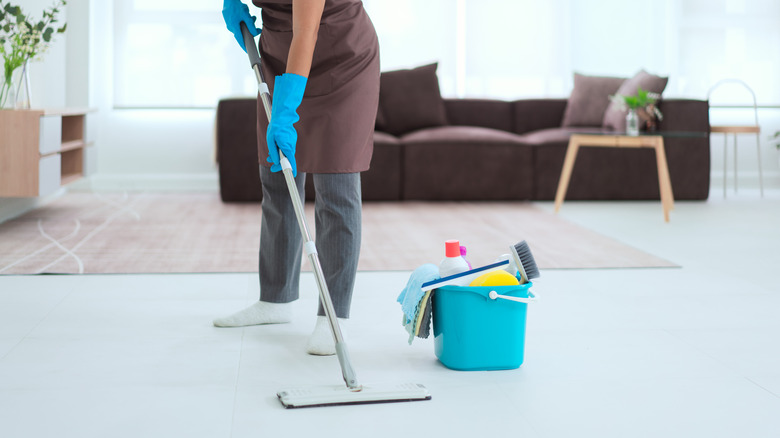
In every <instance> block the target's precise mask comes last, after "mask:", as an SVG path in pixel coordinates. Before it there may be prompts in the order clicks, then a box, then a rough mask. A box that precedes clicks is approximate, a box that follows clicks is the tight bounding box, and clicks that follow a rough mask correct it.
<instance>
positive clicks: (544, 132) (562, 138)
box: [521, 127, 602, 145]
mask: <svg viewBox="0 0 780 438" xmlns="http://www.w3.org/2000/svg"><path fill="white" fill-rule="evenodd" d="M599 132H602V129H601V128H592V127H581V128H576V127H575V128H550V129H541V130H539V131H533V132H529V133H528V134H523V135H522V136H521V137H522V138H523V141H525V142H527V143H530V144H533V145H540V144H545V143H566V144H568V143H569V137H571V135H572V134H591V133H594V134H597V133H599Z"/></svg>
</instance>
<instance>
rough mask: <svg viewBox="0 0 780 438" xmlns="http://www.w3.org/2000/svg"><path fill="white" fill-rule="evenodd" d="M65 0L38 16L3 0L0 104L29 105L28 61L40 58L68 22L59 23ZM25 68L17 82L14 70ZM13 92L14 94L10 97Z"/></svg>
mask: <svg viewBox="0 0 780 438" xmlns="http://www.w3.org/2000/svg"><path fill="white" fill-rule="evenodd" d="M66 4H67V2H66V0H59V1H57V2H56V3H55V4H54V5H53V6H51V7H49V8H47V9H44V11H43V17H42V18H41V19H40V20H35V19H33V18H32V17H31V16H28V15H25V14H24V12H23V11H22V8H21V7H19V6H17V5H13V4H11V3H6V2H3V1H0V54H1V55H2V56H3V82H2V84H0V108H5V107H6V106H9V105H10V106H16V107H20V108H29V107H30V89H29V86H30V85H29V83H30V81H29V68H28V67H29V63H30V61H32V60H36V59H40V56H41V55H42V54H43V53H45V52H46V50H47V49H48V48H49V44H50V43H51V41H52V37H53V36H54V34H55V33H63V32H65V29H66V27H67V24H63V25H62V27H56V26H55V23H57V15H58V14H59V13H60V11H61V9H60V8H62V7H63V6H65V5H66ZM20 67H21V68H22V72H21V75H20V76H19V80H18V83H14V80H13V77H14V72H15V71H16V70H17V69H18V68H20ZM11 96H15V97H14V98H11Z"/></svg>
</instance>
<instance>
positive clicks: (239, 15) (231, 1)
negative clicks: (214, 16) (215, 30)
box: [222, 0, 261, 52]
mask: <svg viewBox="0 0 780 438" xmlns="http://www.w3.org/2000/svg"><path fill="white" fill-rule="evenodd" d="M222 18H224V19H225V25H226V26H227V28H228V30H229V31H231V32H233V36H234V37H236V41H238V45H239V46H241V48H242V49H244V52H246V46H245V45H244V36H243V35H242V34H241V23H242V22H243V23H246V27H247V29H249V33H251V34H252V36H258V35H260V32H261V30H260V29H258V28H257V26H255V20H257V17H255V16H254V15H249V7H248V6H247V5H245V4H244V3H243V2H241V0H225V1H224V2H223V3H222Z"/></svg>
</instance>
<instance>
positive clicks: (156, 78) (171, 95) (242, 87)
mask: <svg viewBox="0 0 780 438" xmlns="http://www.w3.org/2000/svg"><path fill="white" fill-rule="evenodd" d="M250 10H251V11H252V14H253V15H259V10H257V9H256V8H254V7H253V6H250ZM114 17H115V20H114V24H115V26H114V28H115V32H114V38H115V39H114V106H115V107H118V108H211V107H215V106H216V104H217V102H218V101H219V99H220V98H223V97H227V96H237V95H244V96H252V95H254V94H255V93H256V90H257V85H256V82H255V80H254V76H253V75H252V71H251V69H249V65H248V61H247V59H246V55H244V53H243V52H242V51H241V50H240V49H239V48H238V47H237V45H236V42H235V39H234V38H233V35H232V34H231V33H230V32H228V31H227V30H226V29H225V25H224V23H223V21H222V14H221V3H220V2H218V1H214V0H123V1H115V2H114Z"/></svg>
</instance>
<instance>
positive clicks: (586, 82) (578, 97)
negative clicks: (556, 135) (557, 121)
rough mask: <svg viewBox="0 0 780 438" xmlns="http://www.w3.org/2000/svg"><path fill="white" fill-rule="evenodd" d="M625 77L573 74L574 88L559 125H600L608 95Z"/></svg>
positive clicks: (607, 103) (602, 120) (611, 93)
mask: <svg viewBox="0 0 780 438" xmlns="http://www.w3.org/2000/svg"><path fill="white" fill-rule="evenodd" d="M625 80H626V78H616V77H611V76H586V75H581V74H579V73H575V74H574V89H573V90H572V92H571V96H569V103H568V105H566V112H565V113H564V115H563V123H562V124H561V126H563V127H567V126H601V125H602V124H603V122H604V112H605V111H606V110H607V106H609V96H611V95H613V94H615V93H616V92H617V90H618V88H620V86H621V85H622V84H623V82H624V81H625Z"/></svg>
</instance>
